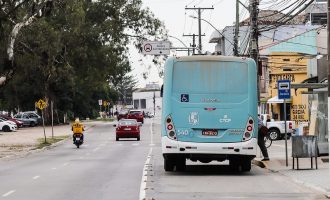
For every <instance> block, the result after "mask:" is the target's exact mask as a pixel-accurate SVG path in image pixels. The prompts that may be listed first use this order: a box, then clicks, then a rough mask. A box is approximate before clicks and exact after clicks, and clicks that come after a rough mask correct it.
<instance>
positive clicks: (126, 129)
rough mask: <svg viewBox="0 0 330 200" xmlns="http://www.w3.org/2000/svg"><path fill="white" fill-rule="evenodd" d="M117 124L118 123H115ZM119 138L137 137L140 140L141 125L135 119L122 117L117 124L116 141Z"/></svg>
mask: <svg viewBox="0 0 330 200" xmlns="http://www.w3.org/2000/svg"><path fill="white" fill-rule="evenodd" d="M114 126H116V125H114ZM119 138H136V139H137V140H138V141H139V140H140V125H139V123H138V122H137V121H136V120H135V119H121V120H119V122H118V125H117V126H116V141H118V140H119Z"/></svg>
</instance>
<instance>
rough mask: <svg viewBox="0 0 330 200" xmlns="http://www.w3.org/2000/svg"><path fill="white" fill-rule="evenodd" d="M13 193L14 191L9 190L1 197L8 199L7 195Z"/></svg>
mask: <svg viewBox="0 0 330 200" xmlns="http://www.w3.org/2000/svg"><path fill="white" fill-rule="evenodd" d="M14 192H15V190H10V191H9V192H7V193H6V194H3V195H2V197H8V196H9V195H11V194H13V193H14Z"/></svg>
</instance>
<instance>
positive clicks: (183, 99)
mask: <svg viewBox="0 0 330 200" xmlns="http://www.w3.org/2000/svg"><path fill="white" fill-rule="evenodd" d="M181 102H189V94H181Z"/></svg>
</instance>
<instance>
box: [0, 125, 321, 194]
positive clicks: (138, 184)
mask: <svg viewBox="0 0 330 200" xmlns="http://www.w3.org/2000/svg"><path fill="white" fill-rule="evenodd" d="M159 133H160V124H159V119H153V120H150V119H148V120H146V123H145V124H144V125H143V126H142V134H141V141H136V140H125V141H118V142H116V141H115V135H114V127H113V126H112V125H111V124H110V123H97V125H96V126H95V127H94V128H92V129H89V130H88V131H87V134H86V136H85V139H86V140H85V144H83V145H82V146H81V148H80V149H77V148H76V147H75V146H74V145H73V144H72V142H71V141H69V140H68V141H66V142H64V143H63V144H61V145H58V146H57V147H55V148H52V149H50V150H45V151H42V152H37V153H33V154H32V155H29V156H27V157H25V158H20V159H17V160H12V161H1V162H0V180H1V181H0V199H1V198H2V199H17V200H22V199H28V200H30V199H42V200H48V199H54V200H55V199H56V200H58V199H70V200H75V199H77V200H78V199H79V200H84V199H86V200H94V199H95V200H102V199H107V200H112V199H113V200H126V199H127V200H138V199H141V200H142V199H144V198H146V199H152V198H153V199H155V200H162V199H164V200H165V199H166V200H168V199H171V200H175V199H178V200H179V199H180V200H185V199H187V200H188V199H189V200H191V199H198V200H213V199H325V198H324V197H323V196H322V195H319V194H318V193H315V191H312V190H309V189H307V188H305V187H303V186H301V185H297V184H295V183H293V182H292V181H290V179H288V178H287V177H285V176H282V175H279V174H277V173H272V172H269V171H267V170H264V169H261V168H259V167H256V166H253V167H252V171H251V172H248V173H233V172H230V171H229V169H228V166H227V165H225V164H226V163H224V164H223V165H219V164H218V163H212V164H198V163H197V164H195V163H190V162H188V166H187V171H186V172H181V173H178V172H165V171H164V170H163V159H162V156H161V148H160V134H159Z"/></svg>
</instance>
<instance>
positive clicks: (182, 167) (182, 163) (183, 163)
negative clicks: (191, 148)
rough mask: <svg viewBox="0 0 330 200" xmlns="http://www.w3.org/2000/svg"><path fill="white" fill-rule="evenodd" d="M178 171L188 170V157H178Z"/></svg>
mask: <svg viewBox="0 0 330 200" xmlns="http://www.w3.org/2000/svg"><path fill="white" fill-rule="evenodd" d="M175 165H176V171H179V172H182V171H185V170H186V158H177V159H176V162H175Z"/></svg>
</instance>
